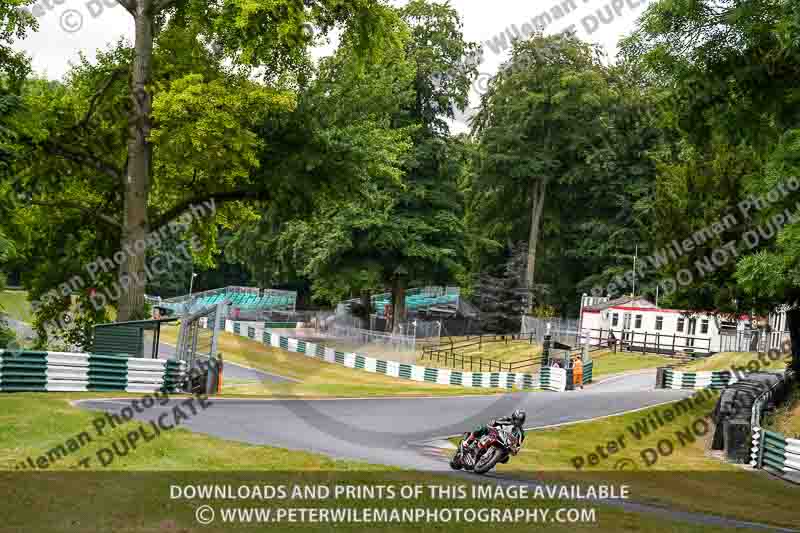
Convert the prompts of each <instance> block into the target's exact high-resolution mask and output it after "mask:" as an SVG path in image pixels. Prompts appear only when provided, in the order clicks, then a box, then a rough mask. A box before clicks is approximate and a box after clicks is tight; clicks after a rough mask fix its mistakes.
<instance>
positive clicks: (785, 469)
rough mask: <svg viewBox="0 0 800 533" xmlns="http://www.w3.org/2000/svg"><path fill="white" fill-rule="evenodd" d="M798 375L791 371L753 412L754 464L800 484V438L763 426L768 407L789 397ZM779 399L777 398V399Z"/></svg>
mask: <svg viewBox="0 0 800 533" xmlns="http://www.w3.org/2000/svg"><path fill="white" fill-rule="evenodd" d="M795 377H796V376H795V374H794V372H793V371H791V370H790V371H787V372H786V373H785V374H784V375H783V377H782V379H780V380H779V381H778V382H776V383H775V385H773V386H772V387H770V388H769V390H766V391H764V392H763V393H762V394H760V395H759V396H758V398H756V400H755V401H754V402H753V407H752V413H751V419H750V422H751V427H752V447H751V448H750V451H751V461H750V466H752V467H754V468H759V469H764V470H767V471H768V472H770V473H772V474H775V475H776V476H778V477H781V478H783V479H785V480H787V481H791V482H793V483H797V484H800V439H790V438H787V437H786V436H784V435H781V434H780V433H776V432H774V431H770V430H768V429H765V428H763V427H761V422H762V417H763V414H764V411H765V409H766V408H767V406H768V404H770V403H773V402H774V403H777V402H778V401H780V400H781V399H782V398H785V396H786V394H787V392H788V391H789V390H790V388H791V386H792V384H793V383H794V379H795ZM776 399H777V400H776Z"/></svg>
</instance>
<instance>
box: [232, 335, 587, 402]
mask: <svg viewBox="0 0 800 533" xmlns="http://www.w3.org/2000/svg"><path fill="white" fill-rule="evenodd" d="M247 329H248V328H247V327H245V326H244V325H243V324H237V323H233V322H232V321H228V322H227V323H226V324H225V331H228V332H230V333H234V334H237V335H239V336H242V337H249V335H248V332H247ZM250 338H252V337H250ZM255 340H261V342H262V343H263V344H266V345H267V346H272V347H274V348H280V349H283V350H287V351H289V352H293V353H300V354H303V355H305V356H306V357H312V358H314V359H319V360H321V361H325V362H327V363H332V364H340V365H343V366H345V367H347V368H353V369H356V370H363V371H365V372H373V373H376V374H383V375H386V376H389V377H395V378H401V379H408V380H411V381H421V382H428V383H438V384H440V385H456V386H460V387H481V388H487V389H488V388H492V389H498V388H501V389H513V388H518V389H543V390H549V391H556V392H559V391H563V390H565V388H566V383H567V372H566V370H564V369H562V368H549V367H545V368H542V370H541V372H540V374H539V375H538V376H536V375H533V374H523V373H519V372H464V371H460V370H450V369H447V368H429V367H424V366H418V365H412V364H407V363H398V362H396V361H389V360H384V359H377V358H374V357H369V356H366V355H361V354H357V353H350V352H340V351H337V350H335V349H333V348H329V347H326V346H324V345H322V344H317V343H313V342H308V341H304V340H299V339H291V338H288V337H282V336H280V335H277V334H275V333H271V332H269V331H267V330H256V335H255ZM590 375H591V369H590Z"/></svg>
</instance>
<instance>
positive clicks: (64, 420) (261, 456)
mask: <svg viewBox="0 0 800 533" xmlns="http://www.w3.org/2000/svg"><path fill="white" fill-rule="evenodd" d="M87 396H92V395H86V394H80V395H72V394H42V393H39V394H34V393H23V394H7V395H3V396H1V397H0V442H2V443H3V446H2V448H0V470H2V469H11V468H13V467H14V465H16V464H18V462H19V461H21V460H23V459H24V458H25V457H27V456H33V457H36V456H39V455H42V454H46V453H47V451H48V450H49V449H51V448H52V447H54V446H57V445H58V444H61V443H64V442H66V441H67V440H68V439H70V438H74V437H75V435H77V434H79V433H80V432H83V431H93V430H92V428H93V420H94V419H95V418H96V417H97V416H98V414H97V413H92V412H88V411H83V410H81V409H78V408H76V407H73V406H71V405H70V404H69V403H68V399H70V398H75V397H87ZM133 424H134V423H128V424H123V425H121V426H118V427H117V428H116V429H114V430H113V431H111V432H109V433H107V434H106V435H104V436H102V437H97V438H96V439H95V440H93V441H92V442H91V443H89V444H87V445H86V446H84V447H83V448H81V449H80V450H79V453H75V454H74V455H70V456H69V457H68V458H66V459H64V460H62V461H58V462H55V463H54V464H52V465H51V467H50V468H48V470H47V474H46V475H44V476H42V475H38V474H37V473H34V472H24V473H17V474H16V475H13V476H12V475H10V474H7V473H3V474H0V486H3V491H4V494H5V497H4V498H2V499H0V513H2V516H3V526H2V528H3V530H8V531H25V532H27V531H31V532H33V531H35V532H37V533H40V532H50V531H87V532H88V531H172V532H177V531H182V532H189V531H231V530H234V531H241V530H257V531H263V530H264V529H265V527H271V528H273V529H274V530H276V531H330V530H331V528H332V526H331V525H330V524H308V523H293V524H292V523H283V524H280V525H274V524H273V525H270V526H267V525H265V524H252V523H251V524H246V523H234V524H221V523H219V521H217V522H216V523H215V524H213V525H210V526H200V525H198V524H197V522H196V520H195V515H194V513H195V509H196V508H197V507H198V506H199V505H200V504H206V503H209V504H213V506H214V507H217V508H219V507H221V506H230V507H245V508H249V507H268V508H272V509H277V508H280V507H318V508H319V507H327V508H341V507H353V508H357V509H358V508H367V507H382V508H388V509H392V508H396V507H400V508H403V507H420V508H423V509H433V508H442V507H459V508H462V509H463V508H485V507H493V508H499V509H518V508H539V509H548V510H549V511H550V512H551V513H554V512H555V509H557V508H560V507H578V508H585V507H593V508H596V522H595V523H547V524H540V525H539V527H542V528H546V530H547V531H564V532H567V531H569V532H572V531H584V530H586V531H609V532H617V531H632V532H661V531H688V532H695V531H696V532H700V531H704V532H705V531H710V532H717V531H723V528H711V527H707V526H692V525H689V524H686V523H681V522H673V521H670V520H668V519H663V518H660V517H656V516H653V515H648V514H636V513H632V512H626V511H622V510H620V509H618V508H613V507H609V506H603V505H594V504H590V503H586V502H570V501H552V500H551V501H548V500H536V499H528V500H512V499H507V498H499V499H496V500H486V499H475V498H473V497H469V496H468V497H467V498H465V499H456V498H444V499H435V500H434V499H432V498H431V497H430V496H429V495H428V494H427V493H425V494H424V495H423V496H422V497H421V498H419V499H415V500H410V501H403V500H386V499H384V500H379V499H375V498H365V499H344V500H341V499H340V500H333V499H328V500H324V501H317V500H313V499H310V500H309V499H302V500H297V501H296V500H282V501H270V500H245V501H239V500H234V501H223V500H218V499H212V500H210V501H208V500H203V501H198V500H182V499H178V500H175V499H172V498H171V497H170V494H171V491H170V486H171V485H184V486H185V485H189V484H193V485H197V484H216V485H232V486H234V487H236V486H238V485H240V484H246V485H249V486H251V487H252V486H255V485H257V486H264V485H278V484H284V485H289V486H291V485H293V484H308V485H318V484H321V483H324V484H326V485H328V486H332V485H335V484H339V483H346V484H352V485H364V484H366V485H372V486H375V485H381V484H382V485H393V486H396V487H399V485H400V484H418V485H431V484H436V485H448V484H459V485H464V486H467V488H469V487H468V486H469V484H470V482H471V480H467V481H463V480H457V479H454V478H449V477H444V476H436V475H432V474H424V473H416V472H408V471H399V470H397V469H393V468H389V467H385V466H377V465H369V464H365V463H360V462H352V461H335V460H331V459H328V458H326V457H323V456H320V455H315V454H311V453H305V452H297V451H288V450H283V449H278V448H272V447H266V446H254V445H248V444H242V443H237V442H231V441H226V440H223V439H218V438H214V437H209V436H205V435H201V434H194V433H190V432H188V431H186V430H183V429H174V430H172V431H169V432H165V433H162V434H161V436H160V437H159V438H157V439H155V440H153V441H151V442H149V443H145V444H143V445H140V446H139V447H137V448H136V449H135V450H133V451H131V452H129V453H128V454H127V455H126V456H125V457H124V458H117V460H116V461H114V462H113V463H112V464H111V465H110V466H109V467H107V468H104V469H102V470H100V467H99V466H98V467H97V468H96V469H94V470H93V471H85V470H83V469H81V470H80V471H69V469H70V467H71V466H74V465H75V464H76V463H75V461H73V460H78V459H79V457H80V455H83V454H90V453H94V452H95V451H96V450H98V449H100V448H102V447H108V446H111V445H112V444H113V442H114V441H118V440H119V439H121V438H123V437H124V436H125V434H126V433H127V432H128V431H129V430H131V429H133V427H134V426H133ZM93 435H95V436H96V434H95V433H93ZM206 472H210V473H206ZM551 516H552V515H551ZM485 527H486V526H485V525H481V524H478V525H467V524H464V523H449V524H447V523H433V524H426V523H422V524H342V525H337V526H336V527H335V529H336V530H337V531H346V532H355V531H366V530H369V531H374V530H380V531H397V532H400V531H402V532H406V531H426V532H427V531H463V530H465V529H474V530H476V531H478V530H485ZM495 527H499V526H495ZM509 527H521V528H523V529H524V530H526V531H527V530H529V529H530V528H531V527H534V526H530V525H524V524H522V525H509Z"/></svg>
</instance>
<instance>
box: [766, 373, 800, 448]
mask: <svg viewBox="0 0 800 533" xmlns="http://www.w3.org/2000/svg"><path fill="white" fill-rule="evenodd" d="M765 425H766V426H767V427H768V428H770V429H772V430H773V431H776V432H778V433H782V434H783V435H785V436H786V437H789V438H790V439H800V387H797V386H795V389H794V391H793V393H792V395H791V396H789V398H787V399H786V401H785V402H784V403H783V405H781V406H780V407H778V409H776V410H775V412H774V413H773V414H772V415H771V416H769V417H768V418H767V421H766V424H765Z"/></svg>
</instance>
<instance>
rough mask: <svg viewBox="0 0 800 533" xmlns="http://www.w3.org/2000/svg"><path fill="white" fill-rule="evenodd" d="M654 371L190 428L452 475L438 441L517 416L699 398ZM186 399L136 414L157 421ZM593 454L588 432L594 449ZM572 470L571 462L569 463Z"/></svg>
mask: <svg viewBox="0 0 800 533" xmlns="http://www.w3.org/2000/svg"><path fill="white" fill-rule="evenodd" d="M654 384H655V371H654V370H649V371H642V372H637V373H633V374H627V375H620V376H612V377H609V378H608V379H607V380H605V381H601V382H599V383H597V384H595V385H592V386H591V387H587V388H586V389H585V390H582V391H569V392H560V393H553V392H533V393H512V394H502V395H495V396H462V397H439V398H432V397H431V398H370V399H325V400H277V399H276V400H268V399H252V400H251V399H221V398H212V399H211V402H212V405H211V406H210V407H209V408H208V409H206V410H205V411H202V412H200V413H199V414H197V415H196V416H191V418H190V419H189V421H188V422H186V423H185V424H184V427H186V428H187V429H190V430H192V431H196V432H199V433H205V434H207V435H212V436H216V437H221V438H224V439H228V440H235V441H240V442H247V443H250V444H261V445H269V446H277V447H281V448H288V449H294V450H303V451H309V452H314V453H321V454H325V455H329V456H331V457H334V458H342V459H355V460H362V461H367V462H370V463H375V464H385V465H391V466H399V467H403V468H409V469H414V470H418V471H428V472H439V473H449V474H452V475H456V476H471V474H465V473H463V472H454V471H453V470H451V469H450V467H449V465H448V457H447V456H446V455H442V450H441V449H440V446H439V444H438V443H437V441H438V442H439V443H440V442H441V439H442V438H444V437H449V436H454V435H458V434H460V433H463V432H464V431H467V430H470V429H472V428H474V427H475V426H477V425H480V424H484V423H486V422H487V421H489V420H491V419H492V418H497V417H500V416H505V415H508V414H509V413H511V412H512V411H513V410H514V409H517V408H522V409H525V410H526V411H527V413H528V420H527V423H526V424H525V426H526V428H527V429H528V430H535V429H536V428H543V427H547V426H552V425H557V424H564V423H570V422H576V421H581V420H589V419H594V418H598V417H604V416H612V415H615V414H620V413H624V412H629V411H632V410H636V409H642V408H646V407H650V406H654V405H658V404H662V403H666V402H672V401H676V400H680V399H683V398H687V397H689V396H691V395H692V393H693V391H688V390H655V389H654V388H653V386H654ZM180 401H181V400H171V401H170V402H169V403H168V404H167V405H164V406H156V407H154V408H152V409H150V410H147V411H146V412H144V413H141V414H138V415H137V417H138V418H140V419H141V420H155V419H156V418H158V416H159V415H160V414H161V413H163V412H164V411H165V410H172V409H173V407H174V406H176V405H179V404H180ZM75 403H76V404H77V405H79V406H80V407H82V408H84V409H92V410H100V411H106V412H112V413H117V412H119V410H120V409H122V408H123V407H126V406H128V405H130V400H124V399H109V400H81V401H78V402H75ZM591 447H592V441H591V435H587V448H591ZM565 468H569V465H566V464H565ZM486 478H487V480H491V481H492V482H495V483H499V484H519V483H524V484H527V485H531V486H533V485H537V484H539V483H537V482H531V481H521V480H514V479H513V477H509V476H507V475H502V474H496V473H494V472H490V473H489V475H487V476H486ZM604 503H608V504H609V505H613V506H619V507H621V508H623V509H626V510H628V511H632V512H637V513H647V514H651V515H655V516H660V517H663V518H666V519H670V520H677V521H681V522H690V523H694V524H699V525H714V526H727V527H731V528H753V529H762V530H772V531H794V530H793V529H788V528H779V527H774V526H770V525H766V524H758V523H751V522H744V521H739V520H735V519H730V518H724V517H719V516H714V515H708V514H703V513H693V512H686V511H681V510H674V509H669V508H666V507H663V506H660V505H652V504H649V503H640V502H636V501H630V500H605V501H604Z"/></svg>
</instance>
